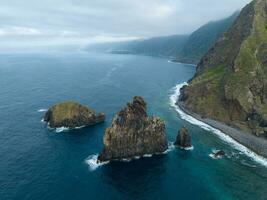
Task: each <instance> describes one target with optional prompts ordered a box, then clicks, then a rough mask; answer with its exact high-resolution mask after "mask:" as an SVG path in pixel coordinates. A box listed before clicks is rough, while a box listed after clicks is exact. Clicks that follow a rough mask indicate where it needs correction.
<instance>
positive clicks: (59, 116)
mask: <svg viewBox="0 0 267 200" xmlns="http://www.w3.org/2000/svg"><path fill="white" fill-rule="evenodd" d="M44 121H45V122H47V123H48V124H49V126H50V127H51V128H59V127H67V128H71V129H72V128H76V127H82V126H90V125H94V124H97V123H100V122H103V121H105V114H104V113H99V114H97V113H96V112H95V111H94V110H93V109H91V108H89V107H87V106H83V105H80V104H78V103H76V102H73V101H68V102H63V103H59V104H56V105H54V106H52V107H51V108H49V110H48V111H47V112H46V113H45V116H44Z"/></svg>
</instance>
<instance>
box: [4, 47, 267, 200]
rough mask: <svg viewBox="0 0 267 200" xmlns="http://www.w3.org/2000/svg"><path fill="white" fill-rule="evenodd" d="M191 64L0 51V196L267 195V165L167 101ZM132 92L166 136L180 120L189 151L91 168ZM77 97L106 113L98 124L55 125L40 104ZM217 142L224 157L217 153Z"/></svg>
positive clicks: (189, 74)
mask: <svg viewBox="0 0 267 200" xmlns="http://www.w3.org/2000/svg"><path fill="white" fill-rule="evenodd" d="M194 71H195V69H194V66H191V65H184V64H177V63H176V64H174V63H168V62H167V60H165V59H160V58H153V57H145V56H134V55H108V54H90V53H83V52H78V53H50V54H49V53H42V54H41V53H40V54H12V55H8V54H6V55H0V86H1V89H0V116H1V117H0V199H1V200H2V199H3V200H9V199H18V200H26V199H27V200H28V199H32V200H36V199H38V200H44V199H51V200H54V199H56V200H68V199H70V200H73V199H77V200H80V199H257V200H260V199H266V192H267V189H266V188H267V169H266V168H265V167H264V166H262V165H260V164H258V163H256V162H254V161H253V160H251V159H250V158H248V157H246V156H245V155H243V154H241V153H239V151H238V150H235V149H233V148H231V147H230V146H229V145H228V144H227V143H225V142H224V141H221V140H220V139H219V138H218V137H217V136H215V135H214V134H213V133H211V132H209V131H205V130H203V129H201V128H200V127H198V126H195V125H191V124H189V123H188V122H186V121H183V120H182V119H181V118H180V117H179V115H178V114H177V112H176V111H175V109H174V108H172V107H171V106H170V99H169V97H170V95H171V94H172V93H173V90H172V88H173V87H174V86H175V85H176V84H178V83H182V82H184V81H187V80H188V79H189V78H191V77H192V76H193V74H194ZM135 95H141V96H143V97H144V98H145V100H146V101H147V103H148V109H149V113H150V114H153V115H158V116H160V117H161V118H163V119H164V120H165V121H166V124H167V134H168V139H169V141H173V140H174V139H175V137H176V135H177V131H178V129H179V128H181V127H182V126H186V127H187V128H189V130H190V132H191V134H192V137H193V145H194V150H193V151H182V150H180V149H173V150H172V151H170V152H169V153H168V154H165V155H158V156H153V157H151V158H141V159H139V160H134V161H131V162H112V163H109V164H107V165H103V166H101V167H99V168H97V169H96V170H93V171H92V170H90V168H89V166H88V165H87V164H86V162H85V160H86V159H87V158H88V156H90V155H94V154H97V153H98V152H100V151H101V149H102V137H103V134H104V130H105V128H106V127H107V126H108V125H109V124H110V121H111V119H112V117H113V115H114V114H115V113H116V112H118V111H119V110H120V109H121V108H122V107H123V106H124V105H125V104H126V102H127V101H130V100H131V98H132V97H133V96H135ZM65 100H75V101H79V102H80V103H83V104H86V105H89V106H90V107H92V108H94V109H96V110H97V111H99V112H105V113H106V114H107V121H106V122H105V123H104V124H100V125H97V126H94V127H88V128H84V129H79V130H75V131H70V132H61V133H56V132H55V131H53V130H48V129H47V127H46V125H45V124H43V123H42V122H41V119H42V116H43V114H44V113H42V112H38V110H39V109H43V108H48V107H49V106H50V105H53V104H54V103H57V102H60V101H65ZM213 149H223V150H224V151H226V153H227V154H228V155H229V156H228V157H225V158H222V159H218V160H214V159H212V158H211V157H209V154H210V153H211V151H212V150H213Z"/></svg>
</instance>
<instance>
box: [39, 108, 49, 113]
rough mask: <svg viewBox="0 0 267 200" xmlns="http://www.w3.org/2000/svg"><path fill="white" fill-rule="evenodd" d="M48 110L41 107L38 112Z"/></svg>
mask: <svg viewBox="0 0 267 200" xmlns="http://www.w3.org/2000/svg"><path fill="white" fill-rule="evenodd" d="M46 111H47V109H46V108H41V109H39V110H37V112H46Z"/></svg>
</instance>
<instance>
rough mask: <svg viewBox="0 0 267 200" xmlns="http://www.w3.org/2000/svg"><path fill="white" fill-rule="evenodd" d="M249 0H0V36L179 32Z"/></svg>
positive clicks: (42, 38) (226, 13) (83, 37)
mask: <svg viewBox="0 0 267 200" xmlns="http://www.w3.org/2000/svg"><path fill="white" fill-rule="evenodd" d="M249 1H250V0H220V1H217V0H135V1H133V0H46V1H36V0H24V1H21V0H2V1H1V2H0V40H2V39H3V38H5V41H6V40H8V37H10V38H12V37H13V38H16V39H17V40H19V38H21V40H22V39H28V38H29V37H35V38H36V39H38V38H40V41H45V38H54V41H56V39H58V38H60V40H61V41H62V40H63V39H64V38H65V39H66V41H67V39H72V40H73V39H74V38H76V40H77V41H82V42H83V41H84V40H90V37H91V38H96V37H99V36H100V38H101V37H103V38H105V37H106V38H110V37H116V38H118V37H123V38H127V37H151V36H159V35H169V34H184V33H190V32H192V31H193V30H195V29H196V28H198V27H199V26H201V25H202V24H204V23H206V22H208V21H210V20H216V19H220V18H223V17H226V16H229V15H231V14H232V13H233V12H235V11H236V10H239V9H241V8H242V7H243V6H244V5H245V4H247V3H248V2H249ZM23 31H24V32H25V33H23ZM1 33H2V34H1ZM27 33H28V34H27ZM77 38H79V39H77Z"/></svg>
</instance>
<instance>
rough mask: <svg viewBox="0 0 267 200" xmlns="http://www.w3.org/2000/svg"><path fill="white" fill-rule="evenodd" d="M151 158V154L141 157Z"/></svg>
mask: <svg viewBox="0 0 267 200" xmlns="http://www.w3.org/2000/svg"><path fill="white" fill-rule="evenodd" d="M152 156H153V154H145V155H143V157H144V158H150V157H152Z"/></svg>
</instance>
